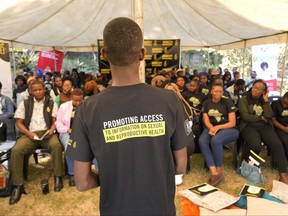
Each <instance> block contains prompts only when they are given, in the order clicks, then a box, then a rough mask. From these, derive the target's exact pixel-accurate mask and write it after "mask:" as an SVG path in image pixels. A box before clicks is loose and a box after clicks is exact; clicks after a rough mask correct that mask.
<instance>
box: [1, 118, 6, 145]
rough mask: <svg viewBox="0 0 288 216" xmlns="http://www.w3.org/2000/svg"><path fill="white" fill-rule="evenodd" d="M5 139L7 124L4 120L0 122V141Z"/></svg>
mask: <svg viewBox="0 0 288 216" xmlns="http://www.w3.org/2000/svg"><path fill="white" fill-rule="evenodd" d="M6 140H7V125H6V124H5V123H4V122H1V123H0V142H5V141H6Z"/></svg>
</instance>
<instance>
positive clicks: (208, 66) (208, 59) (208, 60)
mask: <svg viewBox="0 0 288 216" xmlns="http://www.w3.org/2000/svg"><path fill="white" fill-rule="evenodd" d="M206 50H207V67H206V68H207V70H208V69H209V68H210V65H209V62H210V57H209V48H206Z"/></svg>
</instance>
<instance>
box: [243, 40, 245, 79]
mask: <svg viewBox="0 0 288 216" xmlns="http://www.w3.org/2000/svg"><path fill="white" fill-rule="evenodd" d="M245 54H246V40H244V49H243V59H242V79H243V78H244V74H245V72H244V70H245Z"/></svg>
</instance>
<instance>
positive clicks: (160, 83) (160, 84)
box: [151, 75, 166, 88]
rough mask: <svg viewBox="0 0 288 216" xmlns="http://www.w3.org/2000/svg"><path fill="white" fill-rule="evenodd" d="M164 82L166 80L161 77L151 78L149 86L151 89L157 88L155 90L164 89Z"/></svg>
mask: <svg viewBox="0 0 288 216" xmlns="http://www.w3.org/2000/svg"><path fill="white" fill-rule="evenodd" d="M165 81H166V78H165V77H164V76H162V75H156V76H155V77H153V79H152V80H151V85H152V86H153V87H157V88H164V85H165V84H164V82H165Z"/></svg>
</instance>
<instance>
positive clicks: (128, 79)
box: [110, 62, 141, 86]
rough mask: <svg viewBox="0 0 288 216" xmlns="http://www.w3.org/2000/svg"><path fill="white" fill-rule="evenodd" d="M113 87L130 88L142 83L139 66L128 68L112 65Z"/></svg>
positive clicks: (133, 65)
mask: <svg viewBox="0 0 288 216" xmlns="http://www.w3.org/2000/svg"><path fill="white" fill-rule="evenodd" d="M110 67H111V73H112V80H113V84H112V86H129V85H136V84H139V83H141V81H140V78H139V64H137V63H136V62H135V63H132V64H131V65H128V66H114V65H111V64H110Z"/></svg>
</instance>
